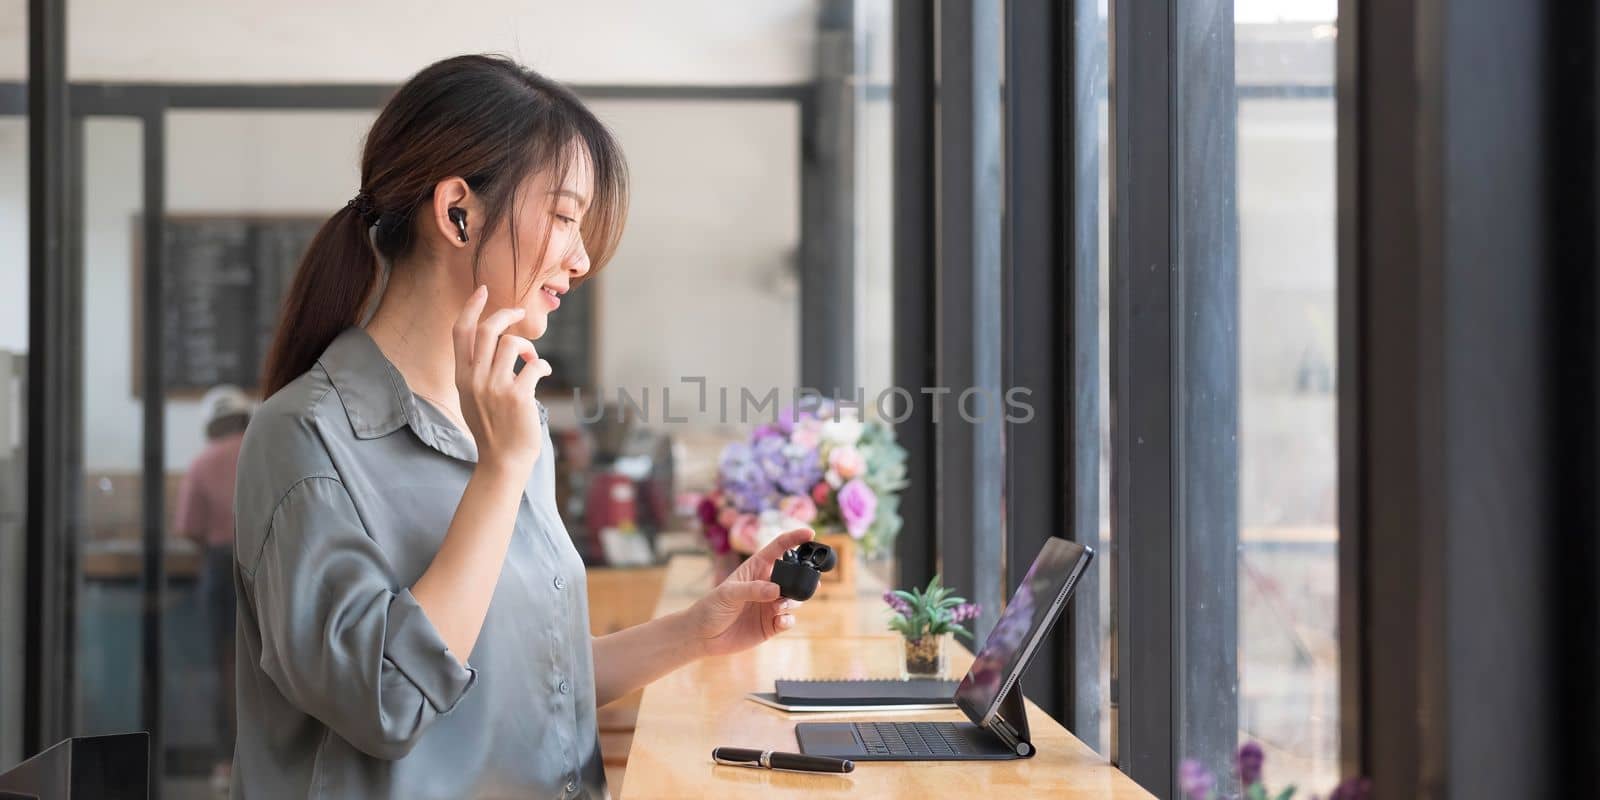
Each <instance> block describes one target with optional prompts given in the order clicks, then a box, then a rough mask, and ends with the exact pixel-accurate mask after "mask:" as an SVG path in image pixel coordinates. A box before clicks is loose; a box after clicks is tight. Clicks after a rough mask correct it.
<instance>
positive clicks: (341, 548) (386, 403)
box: [233, 328, 607, 800]
mask: <svg viewBox="0 0 1600 800" xmlns="http://www.w3.org/2000/svg"><path fill="white" fill-rule="evenodd" d="M543 410H544V409H543V406H541V407H540V412H541V414H543ZM554 460H555V454H554V453H553V452H552V445H551V442H550V435H549V432H548V431H546V433H545V439H544V446H543V449H542V450H541V451H540V455H539V460H538V462H537V464H536V465H535V466H534V469H533V474H532V477H531V479H530V480H529V481H528V485H527V488H526V491H525V492H524V493H523V500H522V508H521V510H520V511H518V512H517V527H516V532H515V533H514V534H513V536H512V537H511V544H510V547H509V549H508V551H507V553H506V560H505V565H504V567H502V568H501V572H500V580H499V582H498V583H496V584H495V590H494V599H493V601H492V602H491V604H490V606H489V612H488V616H487V618H485V619H484V622H483V630H482V633H480V634H479V636H478V640H477V644H476V645H474V647H473V650H472V656H471V659H470V661H469V664H468V665H467V666H462V665H461V664H460V663H459V662H458V661H457V660H456V657H455V656H454V655H452V654H451V653H450V652H449V651H448V649H447V648H446V647H445V643H444V640H443V639H442V638H440V636H439V633H438V631H437V630H436V629H435V628H434V627H433V624H432V623H430V622H429V621H428V618H427V617H426V616H425V615H424V614H423V611H422V607H421V606H419V605H417V601H416V599H415V598H413V597H412V596H411V591H410V588H409V587H410V586H411V585H412V584H413V583H415V582H416V580H417V578H418V577H420V576H421V575H422V573H423V571H424V570H426V569H427V567H428V564H429V563H430V562H431V561H432V560H433V556H434V554H435V553H436V552H437V551H438V549H439V545H440V543H441V542H442V541H443V539H444V535H445V531H446V530H448V528H449V526H450V520H451V518H452V517H453V516H454V515H455V510H456V505H457V504H458V503H459V502H460V501H461V495H462V492H463V491H464V489H465V488H466V484H467V479H468V478H469V477H470V476H471V475H472V470H473V466H474V464H475V463H476V461H477V451H476V449H475V448H474V447H473V445H472V443H471V441H470V440H469V439H468V438H467V437H466V436H465V435H464V434H462V433H461V432H460V431H459V429H457V428H456V427H455V426H454V425H453V424H452V423H451V422H450V421H449V419H448V418H447V417H446V416H445V415H444V414H443V413H441V412H440V411H439V410H438V409H436V408H434V407H433V406H431V405H430V404H428V403H427V402H425V401H422V400H420V399H419V398H418V397H417V396H416V395H414V394H413V393H412V392H411V391H410V390H409V389H408V388H407V387H406V383H405V380H404V379H403V378H402V377H401V376H400V373H399V371H398V370H396V369H395V368H394V366H393V365H392V364H390V363H389V361H388V359H386V358H384V356H383V353H382V351H380V350H379V349H378V346H377V345H376V344H375V343H374V342H373V341H372V339H371V337H369V336H368V335H367V334H366V332H365V331H362V330H360V329H357V328H352V329H350V330H347V331H345V332H344V333H343V334H341V335H340V336H339V337H338V339H336V340H335V341H334V342H333V344H332V345H330V346H329V347H328V349H327V351H326V352H324V353H323V355H322V358H321V359H320V360H319V361H318V362H317V365H316V366H315V367H313V368H312V369H311V370H310V371H308V372H307V373H306V374H304V375H302V376H300V378H298V379H297V380H295V381H294V382H293V383H291V384H289V385H288V386H287V387H285V388H284V389H283V390H282V391H280V392H278V393H277V394H275V395H273V396H272V397H271V398H269V399H268V400H267V401H266V402H265V403H264V404H263V405H262V406H261V408H260V410H259V411H258V412H257V413H256V415H255V417H254V418H253V419H252V421H251V423H250V428H249V431H248V432H247V433H246V435H245V442H244V449H243V452H242V453H241V454H240V458H239V483H238V490H237V494H236V497H235V504H234V505H235V514H236V526H237V530H238V542H237V547H236V550H235V552H236V559H237V563H236V564H235V570H234V573H235V578H234V579H235V583H236V586H237V589H238V594H239V610H238V615H239V625H238V634H237V636H238V640H237V643H238V667H237V669H238V703H239V739H238V745H237V748H236V755H235V765H236V768H235V771H234V774H233V787H234V788H233V796H234V797H236V798H237V797H248V798H273V799H274V800H276V798H288V797H361V798H368V797H377V798H452V800H454V799H455V798H478V797H559V798H573V797H592V798H603V797H605V796H606V794H607V793H606V785H605V772H604V768H603V766H602V762H601V758H600V744H599V736H598V732H597V728H596V724H595V694H594V692H595V689H594V653H593V650H592V648H591V641H590V638H589V607H588V597H587V584H586V581H585V576H584V570H583V560H582V559H581V558H580V557H579V555H578V552H577V550H576V549H575V548H574V547H573V545H572V540H571V539H570V538H569V537H568V535H567V532H566V528H565V527H564V526H563V525H562V522H561V518H560V517H559V516H558V515H557V513H556V503H555V475H554V472H553V469H552V464H553V463H554Z"/></svg>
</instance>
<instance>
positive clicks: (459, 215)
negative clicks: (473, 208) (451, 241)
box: [445, 206, 467, 242]
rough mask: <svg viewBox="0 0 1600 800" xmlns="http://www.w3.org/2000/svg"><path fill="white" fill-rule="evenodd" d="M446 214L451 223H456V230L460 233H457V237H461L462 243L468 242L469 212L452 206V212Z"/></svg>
mask: <svg viewBox="0 0 1600 800" xmlns="http://www.w3.org/2000/svg"><path fill="white" fill-rule="evenodd" d="M445 214H446V215H448V216H449V217H450V221H451V222H454V223H455V224H456V230H457V231H459V233H457V234H456V235H457V236H459V237H461V241H463V242H464V241H466V240H467V210H466V209H464V208H457V207H455V206H451V207H450V210H449V211H446V212H445Z"/></svg>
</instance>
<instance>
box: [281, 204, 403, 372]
mask: <svg viewBox="0 0 1600 800" xmlns="http://www.w3.org/2000/svg"><path fill="white" fill-rule="evenodd" d="M364 216H365V215H363V214H362V213H361V212H360V211H359V210H357V209H356V208H354V207H352V206H346V207H344V208H341V209H339V211H338V212H337V213H335V214H334V215H333V216H332V217H330V218H329V219H328V221H327V222H324V223H322V228H321V229H320V230H318V231H317V235H316V238H314V239H312V240H311V246H310V247H308V248H306V254H305V256H304V257H302V258H301V259H300V267H299V269H297V270H295V273H294V282H293V284H291V285H290V287H289V294H288V295H287V296H286V297H284V299H283V313H282V316H281V317H279V319H278V330H277V333H276V334H274V336H273V339H272V349H271V350H269V351H268V354H267V365H266V369H265V371H264V372H263V373H262V376H261V386H262V396H263V397H266V396H270V395H272V394H275V393H276V392H277V391H278V390H279V389H282V388H283V387H285V386H287V385H288V384H289V382H290V381H293V380H294V379H295V378H297V377H299V376H300V375H301V374H302V373H304V372H305V371H307V370H309V369H311V367H312V366H313V365H315V364H316V363H317V358H318V357H320V356H321V355H322V351H323V350H326V349H327V348H328V345H330V344H332V343H333V340H334V338H335V337H337V336H338V335H339V334H340V333H341V332H342V331H344V329H346V328H348V327H350V326H352V325H355V324H356V323H357V322H359V321H360V320H359V319H358V317H359V316H360V314H361V309H362V307H363V306H364V305H365V304H366V301H367V297H368V296H369V295H370V294H371V293H372V288H373V287H374V286H376V285H377V282H378V269H379V267H378V257H377V254H376V253H374V252H373V250H372V245H371V244H370V243H369V242H368V240H367V230H368V226H367V222H366V220H365V219H364Z"/></svg>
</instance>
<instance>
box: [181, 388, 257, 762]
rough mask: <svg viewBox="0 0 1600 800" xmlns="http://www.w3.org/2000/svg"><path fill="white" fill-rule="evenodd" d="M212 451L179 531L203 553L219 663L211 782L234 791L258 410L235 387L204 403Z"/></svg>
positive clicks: (195, 466) (194, 471) (201, 459)
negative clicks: (242, 564)
mask: <svg viewBox="0 0 1600 800" xmlns="http://www.w3.org/2000/svg"><path fill="white" fill-rule="evenodd" d="M200 407H201V410H202V411H204V413H205V415H206V446H205V447H204V448H202V449H201V450H200V454H199V455H197V456H195V458H194V461H193V462H191V463H190V464H189V471H188V472H186V473H184V476H183V483H182V484H180V485H179V487H178V507H177V514H176V518H175V520H174V521H175V523H176V524H175V527H176V528H177V530H178V533H179V535H181V536H183V537H185V538H187V539H191V540H193V541H194V543H195V545H196V546H197V547H198V549H199V551H200V606H201V608H203V609H205V613H206V618H207V622H208V623H209V629H210V634H211V641H212V643H213V646H214V648H215V650H214V652H215V653H216V659H217V660H216V664H217V710H216V715H217V747H218V752H217V764H216V767H215V768H214V769H213V770H212V773H211V783H212V786H213V787H214V788H216V789H217V790H218V791H222V792H225V791H227V790H228V784H229V778H230V773H231V771H232V768H233V738H234V703H233V630H234V607H235V603H234V592H233V483H234V478H235V476H236V475H237V474H238V471H239V448H240V446H241V445H243V443H244V429H245V427H246V426H247V425H249V423H250V412H251V409H252V408H253V407H254V404H253V403H252V402H251V400H250V397H249V396H248V395H246V394H245V393H244V392H243V391H240V390H239V389H238V388H237V387H234V386H217V387H215V388H213V389H212V390H211V391H209V392H206V395H205V398H204V399H203V400H201V401H200Z"/></svg>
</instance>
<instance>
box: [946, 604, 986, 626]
mask: <svg viewBox="0 0 1600 800" xmlns="http://www.w3.org/2000/svg"><path fill="white" fill-rule="evenodd" d="M982 610H983V607H982V606H980V605H978V604H977V603H962V604H961V605H959V606H956V607H955V608H953V609H951V611H950V621H951V622H966V621H967V620H969V619H977V618H978V614H979V613H980V612H981V611H982Z"/></svg>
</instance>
